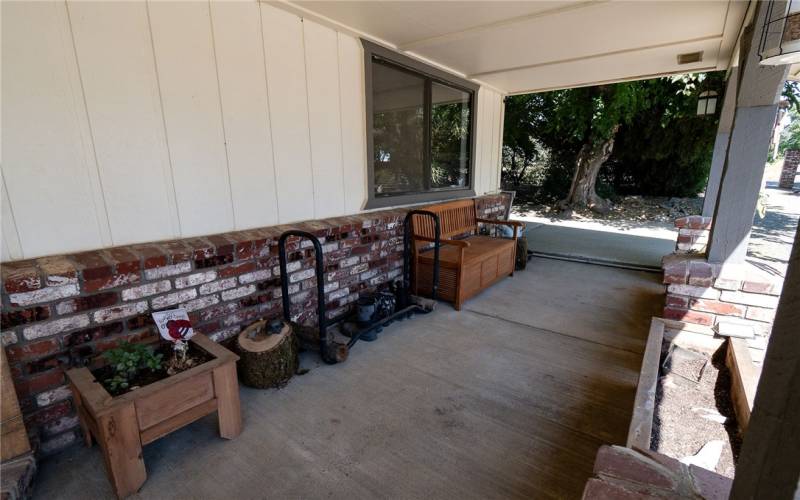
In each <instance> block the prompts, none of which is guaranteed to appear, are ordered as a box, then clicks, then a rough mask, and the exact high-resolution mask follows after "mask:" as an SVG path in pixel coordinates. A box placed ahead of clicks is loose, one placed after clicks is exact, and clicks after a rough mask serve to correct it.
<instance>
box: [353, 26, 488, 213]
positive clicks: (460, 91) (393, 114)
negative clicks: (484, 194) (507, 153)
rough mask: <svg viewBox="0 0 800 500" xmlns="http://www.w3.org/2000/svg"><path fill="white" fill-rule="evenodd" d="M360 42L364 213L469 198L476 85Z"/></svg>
mask: <svg viewBox="0 0 800 500" xmlns="http://www.w3.org/2000/svg"><path fill="white" fill-rule="evenodd" d="M361 43H362V45H363V46H364V58H365V63H364V68H365V83H366V85H365V89H366V113H367V116H366V124H367V165H368V190H369V191H368V195H369V197H368V201H367V206H366V208H379V207H387V206H397V205H407V204H413V203H422V202H428V201H431V202H432V201H440V200H447V199H453V198H463V197H467V196H474V195H475V190H474V177H475V129H476V123H477V116H476V109H477V106H476V105H475V103H476V102H477V101H476V99H477V91H478V86H477V85H475V84H474V83H472V82H469V81H467V80H464V79H462V78H458V77H456V76H454V75H450V74H449V73H446V72H444V71H442V70H439V69H438V68H434V67H432V66H429V65H426V64H424V63H421V62H419V61H416V60H414V59H411V58H409V57H406V56H403V55H401V54H397V53H396V52H393V51H391V50H389V49H386V48H384V47H381V46H379V45H376V44H374V43H371V42H368V41H366V40H362V41H361Z"/></svg>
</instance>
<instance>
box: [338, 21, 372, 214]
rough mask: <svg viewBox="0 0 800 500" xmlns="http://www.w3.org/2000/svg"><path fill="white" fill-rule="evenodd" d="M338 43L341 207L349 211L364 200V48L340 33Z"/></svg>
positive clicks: (365, 181) (365, 148)
mask: <svg viewBox="0 0 800 500" xmlns="http://www.w3.org/2000/svg"><path fill="white" fill-rule="evenodd" d="M338 42H339V91H340V95H341V99H340V101H341V122H342V123H341V130H342V167H343V173H344V203H345V207H344V208H345V213H348V214H352V213H355V212H358V211H360V210H361V209H362V208H363V207H364V205H365V204H366V202H367V145H366V127H367V124H366V111H365V105H366V104H365V95H364V51H363V49H362V47H361V43H360V42H359V41H358V40H357V39H355V38H353V37H351V36H348V35H345V34H343V33H338Z"/></svg>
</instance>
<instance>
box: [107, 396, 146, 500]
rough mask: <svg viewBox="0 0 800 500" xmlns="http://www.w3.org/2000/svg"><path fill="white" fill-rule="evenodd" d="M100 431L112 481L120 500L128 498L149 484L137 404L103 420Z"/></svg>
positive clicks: (117, 408) (117, 410)
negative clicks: (147, 482) (143, 458)
mask: <svg viewBox="0 0 800 500" xmlns="http://www.w3.org/2000/svg"><path fill="white" fill-rule="evenodd" d="M98 427H99V433H100V436H99V438H98V441H99V442H100V443H101V446H102V447H103V451H104V453H103V458H104V459H105V462H106V471H107V472H108V478H109V480H110V482H111V485H112V487H113V488H114V492H115V493H116V495H117V497H118V498H125V497H126V496H128V495H131V494H133V493H135V492H136V491H138V490H139V488H141V487H142V485H143V484H144V482H145V480H147V471H145V468H144V460H142V442H141V441H140V440H139V430H138V427H137V425H136V410H135V409H134V407H133V404H125V405H120V406H117V407H116V408H115V409H114V411H113V412H112V413H108V414H106V415H104V416H102V417H100V419H99V421H98Z"/></svg>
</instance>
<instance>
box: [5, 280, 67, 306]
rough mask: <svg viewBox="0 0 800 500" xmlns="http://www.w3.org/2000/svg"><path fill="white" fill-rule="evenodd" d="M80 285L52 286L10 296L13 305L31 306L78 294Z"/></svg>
mask: <svg viewBox="0 0 800 500" xmlns="http://www.w3.org/2000/svg"><path fill="white" fill-rule="evenodd" d="M79 293H80V290H78V285H74V284H72V285H64V286H50V287H45V288H42V289H40V290H33V291H31V292H23V293H12V294H10V295H9V296H8V299H9V301H10V302H11V305H12V306H30V305H34V304H42V303H45V302H52V301H54V300H58V299H63V298H66V297H74V296H75V295H78V294H79Z"/></svg>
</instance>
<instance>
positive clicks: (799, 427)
mask: <svg viewBox="0 0 800 500" xmlns="http://www.w3.org/2000/svg"><path fill="white" fill-rule="evenodd" d="M798 324H800V227H798V230H797V233H796V234H795V237H794V247H793V248H792V256H791V257H790V258H789V268H788V269H787V271H786V280H785V281H784V283H783V294H782V295H781V298H780V302H779V303H778V310H777V313H776V315H775V323H774V325H773V328H772V335H771V337H770V339H769V344H768V345H767V354H766V357H765V358H764V369H763V371H762V374H761V381H760V382H759V384H758V391H757V392H756V398H755V402H754V404H753V413H752V415H751V416H750V424H749V426H748V428H747V432H746V433H745V435H744V442H743V443H742V451H741V453H740V454H739V462H738V464H737V465H736V475H735V476H734V479H733V489H732V491H731V498H732V499H739V498H747V499H750V498H787V499H790V498H797V496H796V495H797V494H798V493H800V492H799V491H798V480H800V391H798V387H800V335H798V333H800V332H798V328H797V325H798Z"/></svg>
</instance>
